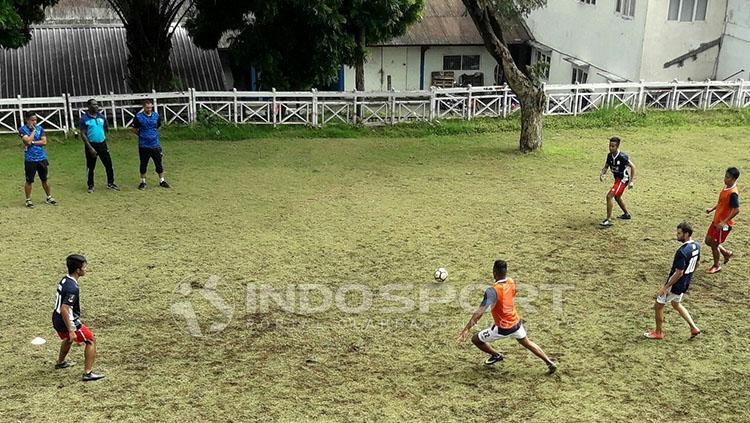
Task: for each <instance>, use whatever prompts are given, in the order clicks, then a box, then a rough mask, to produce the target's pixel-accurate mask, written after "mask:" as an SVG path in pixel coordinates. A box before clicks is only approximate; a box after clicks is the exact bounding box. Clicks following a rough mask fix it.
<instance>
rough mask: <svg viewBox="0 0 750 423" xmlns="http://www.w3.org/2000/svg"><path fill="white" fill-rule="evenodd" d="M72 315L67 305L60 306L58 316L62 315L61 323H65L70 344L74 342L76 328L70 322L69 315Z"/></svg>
mask: <svg viewBox="0 0 750 423" xmlns="http://www.w3.org/2000/svg"><path fill="white" fill-rule="evenodd" d="M72 313H73V311H72V310H71V309H70V306H69V305H67V304H62V305H60V314H61V315H62V318H63V321H64V322H65V327H67V328H68V340H70V342H75V340H76V326H75V325H74V324H73V322H72V321H71V320H70V315H71V314H72Z"/></svg>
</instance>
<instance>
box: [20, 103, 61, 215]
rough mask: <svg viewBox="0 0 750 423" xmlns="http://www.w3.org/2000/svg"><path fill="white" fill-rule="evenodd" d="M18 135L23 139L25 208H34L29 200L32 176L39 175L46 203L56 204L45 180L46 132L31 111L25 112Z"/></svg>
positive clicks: (46, 166)
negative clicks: (23, 122) (24, 121)
mask: <svg viewBox="0 0 750 423" xmlns="http://www.w3.org/2000/svg"><path fill="white" fill-rule="evenodd" d="M18 135H19V136H20V137H21V141H23V150H24V154H23V155H24V157H23V161H24V173H25V174H26V175H25V176H26V184H25V185H24V186H23V190H24V193H25V194H26V202H25V203H24V205H25V206H26V208H29V209H32V208H34V203H33V202H32V201H31V187H32V185H33V184H34V176H36V175H37V174H38V175H39V180H40V181H42V188H44V192H45V193H47V204H51V205H53V206H56V205H57V201H56V200H55V199H54V198H52V191H51V190H50V187H49V183H48V182H47V173H48V172H47V171H48V167H49V162H48V161H47V152H46V151H45V149H44V146H45V145H47V134H45V133H44V129H43V128H42V125H37V116H36V114H35V113H33V112H29V113H27V114H26V124H25V125H23V126H21V127H20V128H18Z"/></svg>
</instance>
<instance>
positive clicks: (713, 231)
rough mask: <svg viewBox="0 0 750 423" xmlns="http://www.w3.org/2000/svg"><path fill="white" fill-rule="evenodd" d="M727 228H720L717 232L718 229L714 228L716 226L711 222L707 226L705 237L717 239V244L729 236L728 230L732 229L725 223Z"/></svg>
mask: <svg viewBox="0 0 750 423" xmlns="http://www.w3.org/2000/svg"><path fill="white" fill-rule="evenodd" d="M727 228H728V229H727V230H726V231H725V230H722V231H721V234H719V230H718V229H716V226H714V224H713V223H712V224H711V226H709V227H708V232H707V233H706V238H708V239H713V240H714V241H719V244H721V243H723V242H724V241H726V240H727V237H728V236H729V232H731V231H732V227H731V226H728V225H727Z"/></svg>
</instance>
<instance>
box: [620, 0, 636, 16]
mask: <svg viewBox="0 0 750 423" xmlns="http://www.w3.org/2000/svg"><path fill="white" fill-rule="evenodd" d="M615 12H617V13H619V14H621V15H622V16H626V17H629V18H632V17H634V16H635V0H617V6H615Z"/></svg>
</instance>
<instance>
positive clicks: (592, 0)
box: [578, 0, 596, 4]
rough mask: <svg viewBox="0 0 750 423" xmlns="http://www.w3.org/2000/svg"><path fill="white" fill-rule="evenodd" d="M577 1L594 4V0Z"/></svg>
mask: <svg viewBox="0 0 750 423" xmlns="http://www.w3.org/2000/svg"><path fill="white" fill-rule="evenodd" d="M578 1H580V2H581V3H586V4H596V0H578Z"/></svg>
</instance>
